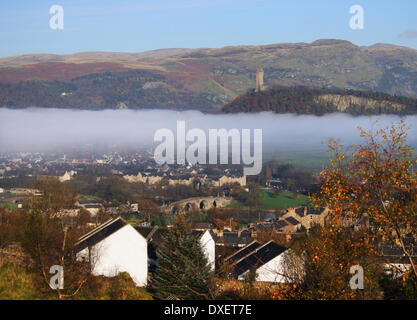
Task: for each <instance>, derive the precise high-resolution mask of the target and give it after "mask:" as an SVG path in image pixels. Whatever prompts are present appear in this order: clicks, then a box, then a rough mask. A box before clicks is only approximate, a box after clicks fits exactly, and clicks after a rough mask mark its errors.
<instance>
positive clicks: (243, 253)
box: [224, 241, 261, 264]
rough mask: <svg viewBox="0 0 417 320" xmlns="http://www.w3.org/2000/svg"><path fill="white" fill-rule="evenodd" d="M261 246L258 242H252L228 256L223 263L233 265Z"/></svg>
mask: <svg viewBox="0 0 417 320" xmlns="http://www.w3.org/2000/svg"><path fill="white" fill-rule="evenodd" d="M260 246H261V244H260V243H259V242H258V241H252V242H251V243H249V244H248V245H247V246H246V247H244V248H242V249H240V250H238V251H236V252H235V253H233V254H232V255H230V256H228V257H227V258H226V259H224V261H225V262H227V263H230V264H233V263H234V262H236V261H238V260H240V259H242V258H243V257H245V256H247V255H248V254H249V253H251V252H252V251H253V250H255V249H256V248H258V247H260Z"/></svg>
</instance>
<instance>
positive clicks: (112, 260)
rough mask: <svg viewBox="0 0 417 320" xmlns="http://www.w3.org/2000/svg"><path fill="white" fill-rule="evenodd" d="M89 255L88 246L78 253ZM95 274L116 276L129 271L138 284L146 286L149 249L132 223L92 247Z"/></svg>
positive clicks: (79, 255)
mask: <svg viewBox="0 0 417 320" xmlns="http://www.w3.org/2000/svg"><path fill="white" fill-rule="evenodd" d="M77 257H78V258H81V257H88V248H85V249H84V250H82V251H80V252H79V253H78V254H77ZM91 263H92V267H93V274H94V275H103V276H106V277H113V276H116V275H117V274H118V273H120V272H128V273H129V275H130V276H131V277H132V279H133V281H134V282H135V283H136V285H137V286H146V284H147V279H148V250H147V243H146V240H145V238H144V237H143V236H142V235H141V234H139V232H137V231H136V230H135V229H134V228H133V227H132V226H131V225H125V226H124V227H122V228H121V229H119V230H118V231H116V232H114V233H113V234H111V235H110V236H108V237H107V238H105V239H103V240H102V241H101V242H99V243H97V244H96V245H94V246H93V247H92V249H91Z"/></svg>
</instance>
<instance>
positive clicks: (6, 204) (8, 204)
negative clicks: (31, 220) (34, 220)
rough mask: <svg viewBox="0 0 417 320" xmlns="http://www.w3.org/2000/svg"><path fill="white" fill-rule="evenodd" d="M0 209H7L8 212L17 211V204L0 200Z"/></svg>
mask: <svg viewBox="0 0 417 320" xmlns="http://www.w3.org/2000/svg"><path fill="white" fill-rule="evenodd" d="M0 207H6V208H9V209H10V210H15V209H17V204H15V203H13V202H11V201H4V200H0Z"/></svg>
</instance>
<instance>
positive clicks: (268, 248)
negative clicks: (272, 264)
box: [233, 240, 287, 276]
mask: <svg viewBox="0 0 417 320" xmlns="http://www.w3.org/2000/svg"><path fill="white" fill-rule="evenodd" d="M286 250H287V248H285V247H282V246H280V245H278V244H276V243H275V242H274V241H272V240H271V241H269V242H267V243H265V244H264V245H262V246H259V247H257V248H256V249H255V250H253V251H252V252H250V253H249V254H248V255H246V256H245V257H243V258H242V259H240V260H237V261H235V263H234V264H233V265H234V267H235V275H236V276H239V275H241V274H243V273H245V272H246V271H248V270H251V269H255V270H256V269H258V268H260V267H261V266H263V265H264V264H266V263H268V262H269V261H271V260H272V259H274V258H276V257H277V256H279V255H280V254H281V253H283V252H284V251H286Z"/></svg>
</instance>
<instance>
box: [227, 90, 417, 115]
mask: <svg viewBox="0 0 417 320" xmlns="http://www.w3.org/2000/svg"><path fill="white" fill-rule="evenodd" d="M221 111H222V112H224V113H237V112H260V111H272V112H275V113H298V114H314V115H323V114H325V113H333V112H344V113H349V114H353V115H363V114H366V115H371V114H383V113H384V114H400V115H408V114H416V113H417V99H414V98H408V97H402V96H394V95H390V94H386V93H376V92H372V91H358V90H343V89H323V88H311V87H275V88H271V89H268V90H265V91H262V92H255V91H254V90H248V92H247V93H246V94H244V95H241V96H239V97H237V98H236V99H235V100H233V101H232V102H230V103H228V104H226V105H225V106H224V107H223V108H222V109H221Z"/></svg>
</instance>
